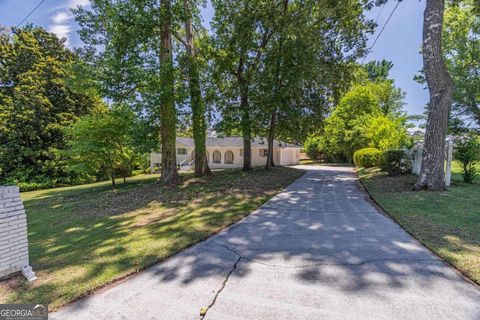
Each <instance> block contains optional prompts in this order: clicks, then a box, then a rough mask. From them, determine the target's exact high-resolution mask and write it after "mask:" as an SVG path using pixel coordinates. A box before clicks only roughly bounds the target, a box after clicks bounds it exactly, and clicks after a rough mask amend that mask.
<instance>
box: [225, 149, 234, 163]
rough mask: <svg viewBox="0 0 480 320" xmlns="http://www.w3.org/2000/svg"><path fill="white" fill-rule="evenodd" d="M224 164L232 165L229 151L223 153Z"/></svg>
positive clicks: (231, 155) (231, 154)
mask: <svg viewBox="0 0 480 320" xmlns="http://www.w3.org/2000/svg"><path fill="white" fill-rule="evenodd" d="M225 164H233V152H232V151H230V150H228V151H227V152H225Z"/></svg>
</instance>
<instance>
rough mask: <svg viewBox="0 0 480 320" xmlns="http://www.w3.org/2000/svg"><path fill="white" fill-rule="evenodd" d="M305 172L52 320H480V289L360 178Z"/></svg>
mask: <svg viewBox="0 0 480 320" xmlns="http://www.w3.org/2000/svg"><path fill="white" fill-rule="evenodd" d="M302 168H303V169H308V170H309V171H308V172H307V173H306V174H305V175H304V176H303V177H302V178H300V179H298V180H297V181H296V182H294V183H293V184H292V185H290V186H289V187H288V188H287V189H286V190H285V191H284V192H282V193H280V194H278V195H277V196H275V197H274V198H273V199H272V200H270V201H269V202H268V203H266V204H265V205H264V206H262V207H261V208H260V209H258V210H256V211H255V212H253V213H252V214H251V215H250V216H248V217H247V218H246V219H244V220H242V221H241V222H239V223H237V224H235V225H234V226H232V227H230V228H229V229H227V230H225V231H224V232H221V233H220V234H218V235H216V236H213V237H211V238H210V239H208V240H207V241H205V242H202V243H199V244H198V245H196V246H193V247H191V248H189V249H187V250H185V251H183V252H181V253H180V254H177V255H175V256H174V257H172V258H170V259H168V260H167V261H165V262H162V263H160V264H158V265H155V266H154V267H152V268H150V269H148V270H146V271H144V272H142V273H140V274H139V275H137V276H135V277H132V278H129V279H128V280H126V281H124V282H122V283H120V284H118V285H115V286H113V287H111V288H108V289H105V290H103V291H102V292H99V293H96V294H94V295H92V296H90V297H88V298H86V299H83V300H81V301H78V302H76V303H73V304H71V305H69V306H68V307H66V308H63V309H61V310H60V311H59V312H56V313H54V314H52V315H51V319H58V320H60V319H61V320H69V319H79V320H80V319H81V320H87V319H92V320H93V319H108V320H112V319H142V320H144V319H202V318H203V319H215V320H228V319H274V320H278V319H389V320H393V319H435V320H438V319H449V320H452V319H463V320H465V319H480V289H479V287H478V286H475V285H473V284H472V283H470V282H468V281H466V280H465V279H463V278H462V277H461V276H459V274H458V273H457V272H456V271H454V270H453V269H452V268H450V267H449V266H447V265H446V264H444V263H443V262H442V261H440V260H439V259H438V258H437V257H435V256H434V255H432V254H431V253H430V252H429V251H428V250H427V249H425V248H424V247H423V246H422V245H421V244H419V243H418V242H417V241H416V240H414V239H413V238H412V237H411V236H410V235H408V234H407V233H406V232H404V231H403V230H402V229H401V228H400V227H399V226H398V225H397V224H395V223H394V222H393V221H392V220H390V219H389V218H387V217H385V216H383V215H382V214H381V213H379V212H377V210H376V209H375V208H374V207H373V206H372V205H371V204H370V203H369V202H368V201H367V200H366V197H365V195H364V194H363V193H362V191H361V189H360V186H359V182H358V181H357V178H356V176H355V174H354V173H353V171H352V169H351V168H339V167H313V166H312V167H306V166H302ZM202 308H208V310H207V312H206V314H205V315H204V316H203V317H201V316H200V310H201V309H202Z"/></svg>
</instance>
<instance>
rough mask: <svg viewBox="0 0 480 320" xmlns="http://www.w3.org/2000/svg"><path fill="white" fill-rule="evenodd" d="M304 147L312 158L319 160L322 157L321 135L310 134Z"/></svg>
mask: <svg viewBox="0 0 480 320" xmlns="http://www.w3.org/2000/svg"><path fill="white" fill-rule="evenodd" d="M304 149H305V152H306V153H307V155H308V157H309V158H310V159H314V160H318V159H320V157H321V155H322V154H321V139H320V137H315V136H310V137H308V138H307V140H305V143H304Z"/></svg>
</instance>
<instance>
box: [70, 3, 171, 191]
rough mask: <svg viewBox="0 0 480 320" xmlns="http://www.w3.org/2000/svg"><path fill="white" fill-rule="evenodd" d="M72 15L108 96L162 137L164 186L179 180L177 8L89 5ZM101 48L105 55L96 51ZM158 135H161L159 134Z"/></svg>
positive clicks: (160, 4) (159, 4) (139, 5)
mask: <svg viewBox="0 0 480 320" xmlns="http://www.w3.org/2000/svg"><path fill="white" fill-rule="evenodd" d="M90 2H91V6H90V8H89V9H86V8H81V7H78V8H77V9H75V10H74V13H75V15H76V20H77V21H78V23H79V24H80V26H81V27H82V29H81V30H80V36H81V38H82V40H83V41H84V43H86V44H87V45H88V46H89V50H91V51H92V52H96V63H97V67H98V68H97V70H99V71H101V72H99V74H98V77H99V78H100V80H101V83H102V87H103V89H104V93H105V95H106V96H107V97H108V98H110V99H111V100H113V101H115V102H121V103H129V104H131V105H132V106H133V107H137V108H138V111H139V113H140V114H142V115H147V116H148V117H150V118H151V119H152V121H151V122H152V123H154V124H155V125H156V126H157V128H158V127H159V132H160V144H161V150H162V170H161V178H160V179H161V181H162V182H163V183H174V182H175V181H176V180H177V179H178V173H177V166H176V146H175V139H176V125H177V110H176V106H175V95H174V94H175V91H174V81H175V64H174V60H173V51H172V29H174V27H176V26H177V23H176V22H177V21H178V17H177V14H176V12H177V11H178V7H173V6H174V5H178V4H177V3H176V2H172V1H171V0H165V1H163V0H162V1H161V2H160V3H159V2H158V1H116V0H91V1H90ZM98 47H101V48H102V50H97V51H95V49H96V48H98ZM157 130H158V129H157Z"/></svg>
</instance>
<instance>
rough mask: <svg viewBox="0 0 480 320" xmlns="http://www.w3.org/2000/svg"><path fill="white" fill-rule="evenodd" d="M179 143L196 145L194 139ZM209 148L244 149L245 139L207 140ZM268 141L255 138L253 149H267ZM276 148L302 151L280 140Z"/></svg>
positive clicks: (192, 146) (182, 139) (190, 145)
mask: <svg viewBox="0 0 480 320" xmlns="http://www.w3.org/2000/svg"><path fill="white" fill-rule="evenodd" d="M177 143H180V144H183V145H185V146H186V147H189V148H194V147H195V144H194V142H193V139H192V138H182V137H177ZM206 144H207V147H210V148H215V147H217V148H229V147H230V148H232V147H235V148H243V138H240V137H230V138H207V141H206ZM267 146H268V140H267V139H266V138H254V139H252V148H267ZM273 146H274V147H287V148H298V149H301V146H298V145H296V144H291V143H286V142H283V141H280V140H273Z"/></svg>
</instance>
